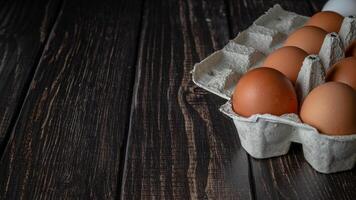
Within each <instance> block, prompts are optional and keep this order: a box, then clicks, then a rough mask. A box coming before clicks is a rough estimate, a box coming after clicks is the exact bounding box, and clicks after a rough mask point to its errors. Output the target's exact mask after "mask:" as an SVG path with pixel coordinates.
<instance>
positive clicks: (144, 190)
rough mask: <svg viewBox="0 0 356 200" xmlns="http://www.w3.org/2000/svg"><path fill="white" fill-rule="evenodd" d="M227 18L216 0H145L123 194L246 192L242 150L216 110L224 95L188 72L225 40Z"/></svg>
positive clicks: (221, 195)
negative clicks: (207, 89) (208, 88)
mask: <svg viewBox="0 0 356 200" xmlns="http://www.w3.org/2000/svg"><path fill="white" fill-rule="evenodd" d="M226 22H227V21H226V13H225V8H224V3H223V2H222V1H218V0H217V1H214V2H213V3H212V2H210V3H209V4H207V3H206V2H204V1H200V0H188V1H183V0H178V1H176V2H175V3H173V2H170V1H166V0H155V1H150V2H149V3H146V4H145V15H144V18H143V25H142V27H143V29H142V30H141V32H142V35H141V44H140V51H139V52H140V53H139V56H138V65H137V74H136V81H135V84H136V85H135V89H134V97H133V102H132V111H131V112H132V114H131V119H130V130H129V138H128V149H127V153H126V155H127V156H126V167H125V170H124V179H123V193H122V197H123V199H129V198H133V199H137V198H144V199H146V198H161V199H172V198H175V199H177V198H180V199H190V198H192V199H205V198H211V199H232V198H241V199H250V198H251V197H250V193H251V191H250V186H249V185H250V183H249V177H248V170H249V169H248V160H247V156H246V153H245V152H244V151H243V150H242V148H241V147H240V146H239V144H238V138H237V136H236V134H235V130H234V127H233V125H232V123H230V121H229V120H227V119H226V118H225V117H224V116H223V115H222V114H220V113H219V112H218V108H219V105H221V104H222V103H223V102H224V101H223V100H222V99H219V98H217V97H214V95H212V94H208V93H207V92H205V91H204V90H202V89H200V88H198V87H196V86H195V85H194V84H193V83H192V81H191V74H190V71H191V70H192V66H193V65H194V63H195V62H198V61H199V60H201V59H203V58H204V57H206V56H207V55H208V54H210V53H212V52H213V51H214V49H215V50H216V49H218V48H221V47H222V45H224V44H226V43H227V42H228V39H229V32H228V26H227V23H226ZM196 36H199V37H196ZM235 163H237V165H236V166H235V165H234V164H235ZM232 172H235V173H232Z"/></svg>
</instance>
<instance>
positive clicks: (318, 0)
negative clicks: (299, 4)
mask: <svg viewBox="0 0 356 200" xmlns="http://www.w3.org/2000/svg"><path fill="white" fill-rule="evenodd" d="M308 1H309V2H310V4H311V6H312V8H313V10H314V12H319V11H321V9H322V8H323V6H324V5H325V3H326V2H327V1H328V0H308Z"/></svg>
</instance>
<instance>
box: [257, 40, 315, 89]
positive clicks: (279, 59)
mask: <svg viewBox="0 0 356 200" xmlns="http://www.w3.org/2000/svg"><path fill="white" fill-rule="evenodd" d="M307 56H308V53H307V52H305V51H304V50H303V49H300V48H298V47H293V46H287V47H282V48H279V49H277V50H276V51H274V52H273V53H271V54H270V55H268V56H267V58H266V59H265V60H264V62H263V64H262V66H264V67H270V68H273V69H276V70H278V71H280V72H282V73H283V74H284V75H285V76H287V78H288V79H289V80H291V81H292V82H293V83H295V82H296V80H297V77H298V74H299V71H300V68H301V67H302V65H303V61H304V59H305V57H307Z"/></svg>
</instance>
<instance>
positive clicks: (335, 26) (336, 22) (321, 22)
mask: <svg viewBox="0 0 356 200" xmlns="http://www.w3.org/2000/svg"><path fill="white" fill-rule="evenodd" d="M343 20H344V17H343V16H342V15H340V14H339V13H336V12H332V11H322V12H318V13H316V14H315V15H313V16H312V17H311V18H310V19H309V20H308V21H307V23H306V24H305V26H316V27H319V28H321V29H323V30H325V31H326V32H328V33H331V32H336V33H338V32H339V31H340V28H341V24H342V21H343Z"/></svg>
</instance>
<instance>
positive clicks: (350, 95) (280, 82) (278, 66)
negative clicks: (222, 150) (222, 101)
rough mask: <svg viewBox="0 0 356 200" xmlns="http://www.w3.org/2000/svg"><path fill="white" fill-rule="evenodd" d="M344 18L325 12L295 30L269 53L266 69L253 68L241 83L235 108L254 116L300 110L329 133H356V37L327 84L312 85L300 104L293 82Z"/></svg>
mask: <svg viewBox="0 0 356 200" xmlns="http://www.w3.org/2000/svg"><path fill="white" fill-rule="evenodd" d="M343 19H344V18H343V16H341V15H340V14H338V13H336V12H332V11H323V12H319V13H317V14H315V15H314V16H312V17H311V18H310V19H309V20H308V22H307V23H306V24H305V26H304V27H302V28H300V29H298V30H296V31H295V32H294V33H292V34H291V35H290V36H289V37H288V38H287V40H286V41H285V43H284V46H283V47H281V48H279V49H277V50H276V51H274V52H273V53H271V54H270V55H268V56H267V58H266V59H265V61H264V63H263V65H262V66H261V67H258V68H255V69H253V70H250V71H248V72H247V73H246V74H245V75H244V76H243V77H242V78H241V79H240V80H239V82H238V83H237V85H236V88H235V91H234V94H233V97H232V105H233V110H234V111H235V112H236V113H237V114H239V115H241V116H244V117H249V116H251V115H254V114H265V113H268V114H273V115H277V116H280V115H283V114H288V113H296V114H298V113H299V115H300V118H301V120H302V121H303V122H304V123H307V124H309V125H312V126H314V127H315V128H317V129H318V130H319V132H321V133H324V134H328V135H350V134H355V133H356V40H355V41H353V42H352V43H351V45H350V46H349V47H348V48H346V51H345V55H346V58H344V59H342V60H340V61H339V62H337V63H336V64H335V65H333V66H332V67H331V68H330V69H329V70H328V71H327V76H326V81H327V83H325V84H322V85H320V86H318V87H316V88H315V89H313V90H312V91H311V92H310V93H309V95H308V96H307V97H306V98H305V100H304V102H303V103H302V104H301V105H299V102H298V100H297V95H296V91H295V88H294V84H295V82H296V80H297V77H298V73H299V71H300V69H301V66H302V64H303V61H304V59H305V57H306V56H308V55H310V54H318V53H319V51H320V49H321V46H322V44H323V41H324V38H325V36H326V35H327V34H328V33H331V32H339V30H340V27H341V24H342V21H343Z"/></svg>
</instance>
